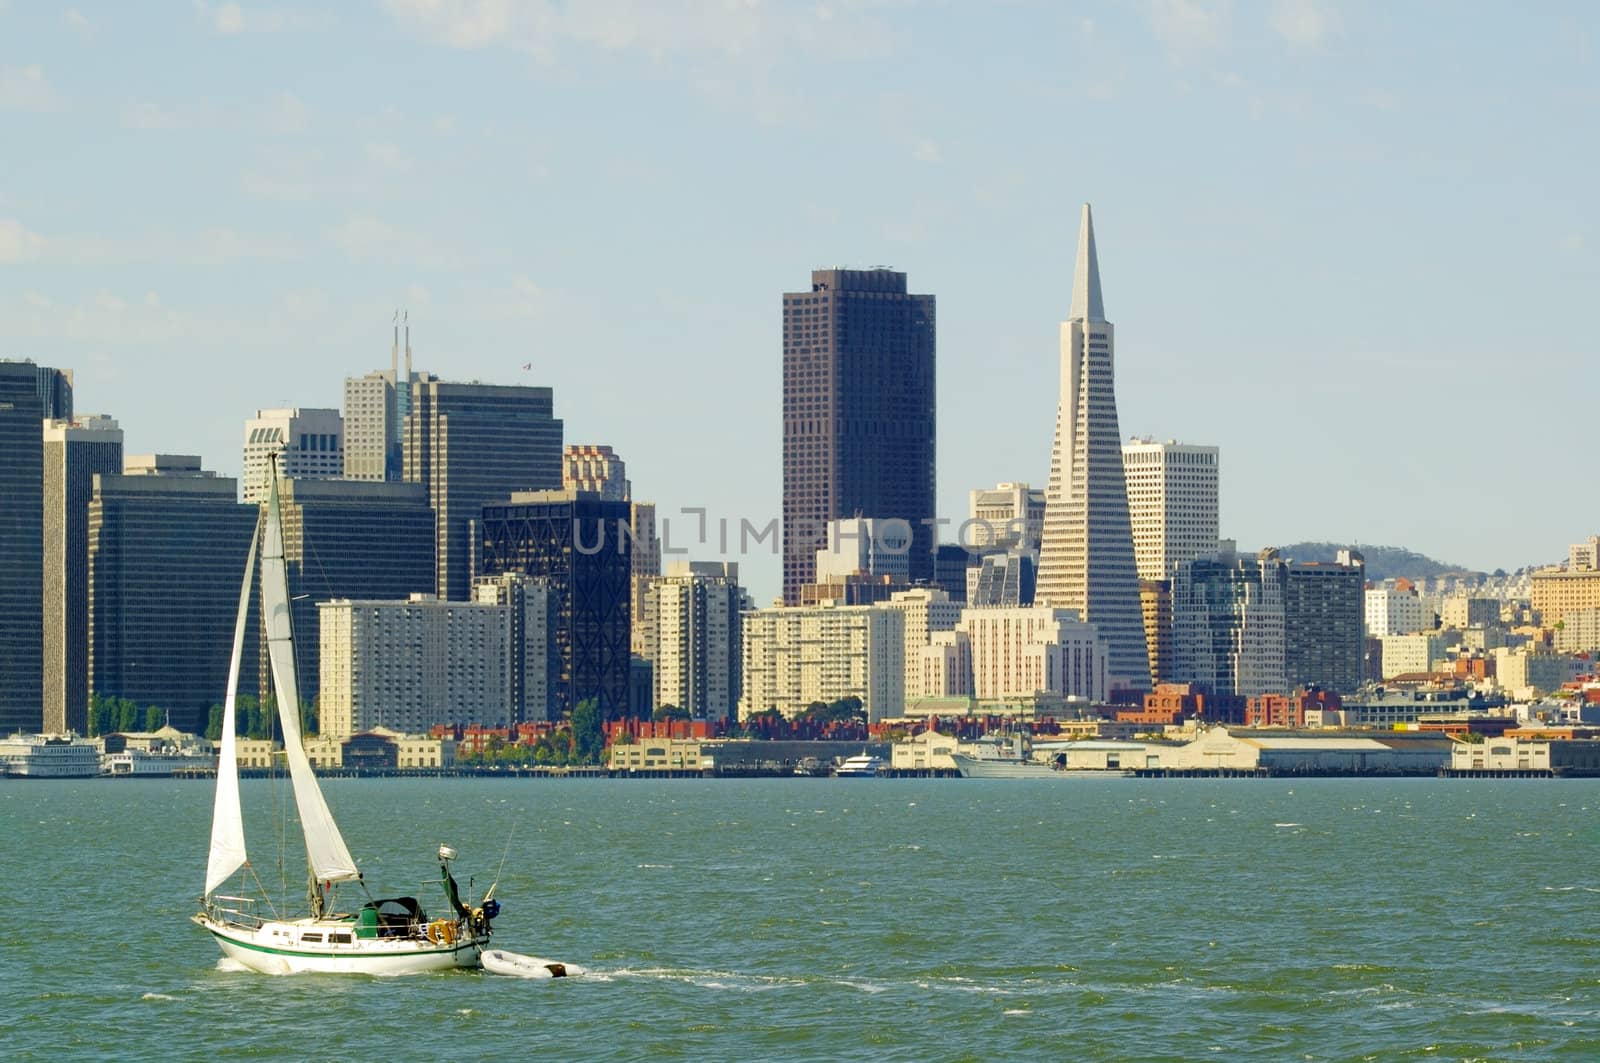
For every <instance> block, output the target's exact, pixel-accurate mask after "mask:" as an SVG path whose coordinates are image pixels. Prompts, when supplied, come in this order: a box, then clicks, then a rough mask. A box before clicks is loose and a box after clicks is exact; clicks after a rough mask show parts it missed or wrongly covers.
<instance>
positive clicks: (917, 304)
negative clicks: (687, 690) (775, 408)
mask: <svg viewBox="0 0 1600 1063" xmlns="http://www.w3.org/2000/svg"><path fill="white" fill-rule="evenodd" d="M935 332H936V322H935V308H934V297H933V296H931V295H914V294H910V293H908V292H907V290H906V275H905V274H904V273H897V272H894V271H893V270H888V269H872V270H848V269H827V270H813V271H812V273H811V290H810V291H805V292H788V293H785V295H784V297H783V533H782V534H783V600H784V601H785V602H787V603H789V604H790V605H794V604H797V603H798V602H799V601H800V589H801V588H802V587H803V586H805V585H806V584H808V583H811V582H814V579H815V564H816V552H817V550H818V549H819V548H820V547H822V546H823V545H824V544H825V542H826V534H827V525H828V523H829V522H830V521H834V520H839V519H841V518H850V517H874V518H879V519H885V520H888V519H898V520H903V521H906V522H907V523H908V524H909V525H910V530H911V540H912V548H911V556H910V564H911V574H912V577H913V578H914V579H922V580H925V579H928V578H929V576H930V575H931V573H932V566H933V555H932V551H933V524H932V521H933V519H934V516H935V513H934V505H935V499H934V490H935V483H934V477H935V442H936V417H935Z"/></svg>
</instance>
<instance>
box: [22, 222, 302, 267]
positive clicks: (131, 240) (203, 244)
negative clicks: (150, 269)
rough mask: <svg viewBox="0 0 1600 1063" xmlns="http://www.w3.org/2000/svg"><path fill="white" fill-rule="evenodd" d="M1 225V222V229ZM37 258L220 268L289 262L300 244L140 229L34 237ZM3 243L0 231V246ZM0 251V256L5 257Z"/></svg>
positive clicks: (227, 233) (235, 233)
mask: <svg viewBox="0 0 1600 1063" xmlns="http://www.w3.org/2000/svg"><path fill="white" fill-rule="evenodd" d="M3 231H4V223H3V222H0V233H3ZM33 240H34V241H35V243H34V244H33V247H34V252H35V255H36V257H38V258H40V259H42V260H43V261H46V262H58V263H64V264H67V265H73V266H105V265H130V264H133V265H144V264H150V265H175V266H224V265H230V264H234V263H240V262H292V261H295V260H297V259H300V258H303V257H304V251H303V249H302V248H301V246H300V245H299V244H298V243H296V242H295V241H294V240H293V239H291V238H289V237H287V236H284V235H281V234H278V233H251V232H240V231H239V230H237V229H228V228H210V229H201V230H197V231H194V232H178V231H175V230H172V229H165V228H162V229H145V230H141V231H139V232H134V233H129V234H126V235H118V236H82V235H68V236H52V237H51V238H50V239H49V240H48V241H44V240H43V239H42V238H40V237H37V236H35V237H33ZM4 243H5V240H4V237H3V235H0V248H3V245H4ZM4 258H5V255H4V252H3V250H0V260H4Z"/></svg>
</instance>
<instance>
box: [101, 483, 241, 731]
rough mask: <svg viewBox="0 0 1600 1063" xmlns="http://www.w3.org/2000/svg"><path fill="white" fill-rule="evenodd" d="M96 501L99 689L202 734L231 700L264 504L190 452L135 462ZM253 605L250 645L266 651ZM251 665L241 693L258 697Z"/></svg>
mask: <svg viewBox="0 0 1600 1063" xmlns="http://www.w3.org/2000/svg"><path fill="white" fill-rule="evenodd" d="M126 470H127V471H126V472H125V473H122V474H108V473H102V474H99V475H96V476H95V478H94V495H93V497H92V498H91V499H90V501H89V692H90V693H91V694H102V695H106V696H114V697H124V698H128V699H130V700H132V701H133V702H134V703H136V704H137V705H139V706H140V707H141V708H148V707H149V706H151V705H157V706H160V707H161V708H163V709H166V710H168V712H169V713H170V719H171V722H172V725H173V726H174V727H176V728H178V729H179V730H183V731H191V732H195V733H198V732H200V731H202V730H204V729H205V725H206V717H207V712H208V710H209V709H210V707H211V706H212V705H216V704H220V703H221V702H222V699H223V696H224V695H225V694H226V693H227V683H228V658H229V656H230V654H231V652H232V649H233V625H234V619H235V617H236V615H237V611H238V608H239V581H240V580H241V579H243V578H244V561H245V555H246V554H248V553H249V552H250V536H251V535H252V533H253V532H254V531H255V526H256V519H257V516H258V514H259V509H258V507H256V506H253V505H246V504H244V503H241V502H238V501H237V500H236V499H237V497H238V495H237V492H238V485H237V483H236V481H234V480H232V479H225V478H223V477H219V476H217V475H216V474H214V473H210V472H205V471H202V470H201V468H200V459H199V458H197V457H192V456H188V455H168V454H159V455H142V456H141V455H136V456H134V457H130V458H129V459H128V461H127V465H126ZM257 612H258V610H254V609H252V610H251V619H250V620H249V630H247V632H246V635H245V645H247V646H253V645H256V641H255V640H256V632H255V630H254V629H255V627H256V624H257V622H258V621H257V619H256V614H257ZM255 680H256V677H255V675H254V673H253V670H251V669H244V670H243V671H242V672H241V673H240V676H239V691H240V693H254V692H255V691H256V689H257V685H256V681H255Z"/></svg>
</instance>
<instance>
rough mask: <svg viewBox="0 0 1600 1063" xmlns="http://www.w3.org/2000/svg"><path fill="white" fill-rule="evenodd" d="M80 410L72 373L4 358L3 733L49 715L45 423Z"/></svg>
mask: <svg viewBox="0 0 1600 1063" xmlns="http://www.w3.org/2000/svg"><path fill="white" fill-rule="evenodd" d="M71 416H72V374H71V373H69V372H65V371H63V370H60V369H51V368H49V367H47V366H41V365H35V364H33V363H32V362H14V361H0V455H4V458H3V460H0V662H3V664H0V735H9V734H12V733H14V732H18V731H21V732H24V733H27V734H36V733H38V731H39V729H40V728H41V727H42V726H43V722H44V620H43V606H44V590H43V581H42V580H41V578H40V571H41V569H42V566H43V563H44V430H43V425H44V422H45V421H46V420H48V419H67V418H70V417H71Z"/></svg>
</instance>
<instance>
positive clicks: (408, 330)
mask: <svg viewBox="0 0 1600 1063" xmlns="http://www.w3.org/2000/svg"><path fill="white" fill-rule="evenodd" d="M405 321H406V388H407V390H410V388H411V311H409V310H407V311H406V312H405Z"/></svg>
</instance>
